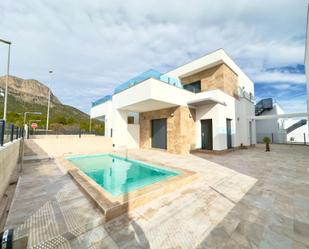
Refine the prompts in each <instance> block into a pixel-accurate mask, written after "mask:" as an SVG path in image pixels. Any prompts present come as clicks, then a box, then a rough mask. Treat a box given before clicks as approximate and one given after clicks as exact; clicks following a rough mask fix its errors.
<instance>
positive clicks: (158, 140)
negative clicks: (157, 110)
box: [151, 118, 167, 149]
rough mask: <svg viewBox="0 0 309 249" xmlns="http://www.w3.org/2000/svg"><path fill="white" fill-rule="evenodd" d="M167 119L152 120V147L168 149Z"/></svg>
mask: <svg viewBox="0 0 309 249" xmlns="http://www.w3.org/2000/svg"><path fill="white" fill-rule="evenodd" d="M166 137H167V132H166V118H162V119H153V120H151V138H152V139H151V146H152V147H153V148H159V149H166V147H167V146H166V140H167V139H166Z"/></svg>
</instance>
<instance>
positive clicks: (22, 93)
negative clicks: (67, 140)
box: [0, 76, 104, 133]
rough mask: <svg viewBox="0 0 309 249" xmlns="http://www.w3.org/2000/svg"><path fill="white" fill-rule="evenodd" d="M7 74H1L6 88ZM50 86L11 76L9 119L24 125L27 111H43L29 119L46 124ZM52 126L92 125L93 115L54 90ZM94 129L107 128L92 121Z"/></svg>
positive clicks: (1, 85)
mask: <svg viewBox="0 0 309 249" xmlns="http://www.w3.org/2000/svg"><path fill="white" fill-rule="evenodd" d="M5 82H6V76H2V77H0V88H2V89H5ZM48 93H49V88H48V87H47V86H46V85H44V84H43V83H41V82H39V81H37V80H35V79H22V78H19V77H15V76H10V77H9V80H8V109H7V110H8V115H7V121H8V122H9V123H14V124H16V125H18V126H22V125H23V113H25V112H29V111H30V112H41V113H42V114H41V115H31V114H29V115H28V116H27V120H26V122H28V121H31V120H40V121H36V122H37V123H38V125H39V128H42V129H44V127H45V126H46V116H47V102H48ZM3 102H4V101H3V98H2V97H1V96H0V117H2V114H3ZM50 128H51V129H52V130H56V129H57V130H58V131H59V130H60V131H61V132H65V131H66V132H68V133H69V132H71V131H76V130H79V129H83V130H86V131H87V130H88V129H89V115H88V114H87V113H84V112H82V111H80V110H78V109H77V108H75V107H73V106H69V105H65V104H63V103H61V102H60V101H59V99H58V98H57V97H56V96H55V95H54V94H53V93H52V92H51V109H50ZM92 130H96V131H98V132H100V133H101V132H102V131H104V123H103V122H101V121H98V120H93V121H92Z"/></svg>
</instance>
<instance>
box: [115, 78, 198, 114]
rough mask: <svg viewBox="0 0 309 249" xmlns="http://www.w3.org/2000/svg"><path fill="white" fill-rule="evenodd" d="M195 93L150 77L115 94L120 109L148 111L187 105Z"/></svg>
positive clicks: (116, 103) (116, 105) (116, 106)
mask: <svg viewBox="0 0 309 249" xmlns="http://www.w3.org/2000/svg"><path fill="white" fill-rule="evenodd" d="M192 95H194V93H192V92H189V91H187V90H185V89H181V88H178V87H176V86H173V85H170V84H167V83H165V82H162V81H160V80H157V79H154V78H150V79H147V80H145V81H143V82H141V83H139V84H137V85H134V86H132V87H130V88H128V89H126V90H124V91H122V92H120V93H117V94H115V95H114V96H113V103H114V104H115V108H116V109H119V110H126V111H134V112H147V111H154V110H160V109H166V108H170V107H174V106H181V105H182V106H184V105H187V100H188V99H190V98H191V97H192Z"/></svg>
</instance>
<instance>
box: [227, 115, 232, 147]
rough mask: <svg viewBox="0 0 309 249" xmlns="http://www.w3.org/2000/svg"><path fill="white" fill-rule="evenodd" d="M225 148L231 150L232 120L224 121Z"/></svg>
mask: <svg viewBox="0 0 309 249" xmlns="http://www.w3.org/2000/svg"><path fill="white" fill-rule="evenodd" d="M226 136H227V148H228V149H230V148H232V119H228V118H227V119H226Z"/></svg>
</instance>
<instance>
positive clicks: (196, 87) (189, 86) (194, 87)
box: [183, 80, 201, 93]
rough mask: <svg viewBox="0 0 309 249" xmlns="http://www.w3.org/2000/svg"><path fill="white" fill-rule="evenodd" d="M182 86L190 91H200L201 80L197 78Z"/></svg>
mask: <svg viewBox="0 0 309 249" xmlns="http://www.w3.org/2000/svg"><path fill="white" fill-rule="evenodd" d="M183 88H184V89H186V90H188V91H190V92H194V93H199V92H201V81H200V80H199V81H196V82H193V83H190V84H186V85H184V86H183Z"/></svg>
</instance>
